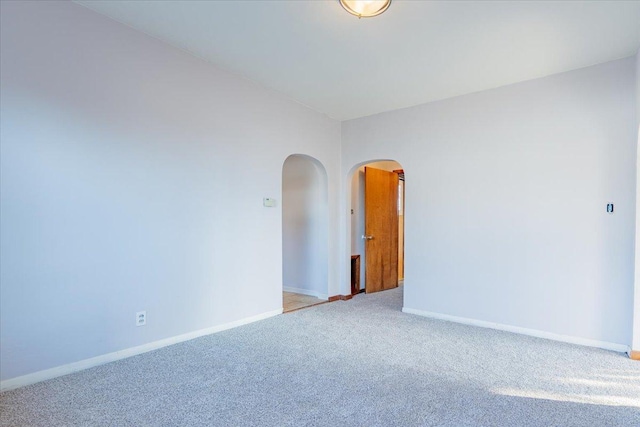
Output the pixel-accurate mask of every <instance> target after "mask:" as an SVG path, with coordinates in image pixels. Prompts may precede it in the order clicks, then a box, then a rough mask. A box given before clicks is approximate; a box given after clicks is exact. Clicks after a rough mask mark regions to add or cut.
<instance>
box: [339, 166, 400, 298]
mask: <svg viewBox="0 0 640 427" xmlns="http://www.w3.org/2000/svg"><path fill="white" fill-rule="evenodd" d="M351 173H352V175H351V177H350V184H351V192H350V193H351V198H350V201H349V202H350V206H351V227H350V228H351V235H350V246H351V258H352V279H351V282H352V293H358V292H363V291H366V292H377V291H381V290H387V289H391V288H395V287H398V286H399V285H402V284H404V216H405V212H404V211H405V203H404V195H405V191H404V188H405V176H404V169H403V167H402V165H401V164H400V163H398V162H396V161H394V160H379V161H371V162H364V163H361V164H359V165H356V166H355V167H354V168H353V169H352V172H351ZM348 182H349V181H348ZM354 259H355V260H356V262H353V260H354ZM358 264H359V265H360V271H359V272H354V271H353V269H354V268H357V266H358ZM354 282H356V283H355V285H354Z"/></svg>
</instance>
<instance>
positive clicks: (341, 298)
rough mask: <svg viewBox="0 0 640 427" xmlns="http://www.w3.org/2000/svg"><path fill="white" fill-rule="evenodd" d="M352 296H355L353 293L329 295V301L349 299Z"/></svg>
mask: <svg viewBox="0 0 640 427" xmlns="http://www.w3.org/2000/svg"><path fill="white" fill-rule="evenodd" d="M351 298H353V295H334V296H331V297H329V302H334V301H348V300H350V299H351Z"/></svg>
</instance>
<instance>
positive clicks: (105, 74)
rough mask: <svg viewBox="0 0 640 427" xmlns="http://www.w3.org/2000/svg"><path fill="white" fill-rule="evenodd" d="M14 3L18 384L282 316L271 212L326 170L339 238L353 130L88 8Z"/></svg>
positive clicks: (6, 268)
mask: <svg viewBox="0 0 640 427" xmlns="http://www.w3.org/2000/svg"><path fill="white" fill-rule="evenodd" d="M1 4H2V6H1V7H2V11H1V19H2V21H1V25H0V27H1V31H2V33H1V37H0V38H1V43H2V45H1V51H2V69H1V78H2V82H1V85H2V98H1V103H2V104H1V108H2V126H1V132H2V133H1V180H0V185H1V198H2V199H1V222H0V236H1V246H0V249H1V251H2V268H1V272H0V274H1V276H0V278H1V287H0V304H1V305H0V324H1V337H2V344H1V352H0V358H1V360H2V366H1V370H2V372H1V378H2V379H3V380H6V379H10V378H15V377H18V376H22V375H25V374H29V373H33V372H35V371H40V370H44V369H48V368H52V367H56V366H60V365H64V364H68V363H71V362H76V361H80V360H83V359H87V358H91V357H94V356H98V355H103V354H105V353H109V352H114V351H117V350H121V349H126V348H130V347H133V346H137V345H141V344H145V343H149V342H153V341H156V340H160V339H163V338H167V337H172V336H176V335H180V334H184V333H188V332H191V331H197V330H200V329H203V328H209V327H212V326H215V325H221V324H227V323H229V322H234V321H237V320H238V319H245V318H248V317H250V316H254V315H259V314H263V313H272V312H274V311H275V312H277V310H281V308H282V293H281V292H282V217H281V209H280V207H278V208H276V209H272V208H265V207H263V206H262V198H263V197H274V198H276V199H277V200H278V201H280V200H281V188H282V187H281V185H282V181H281V180H282V165H283V163H284V160H285V159H286V158H287V157H288V156H289V155H290V154H292V153H302V154H307V155H310V156H313V157H314V158H316V159H318V160H319V161H320V162H322V163H323V164H324V165H326V168H327V181H328V194H329V199H328V200H329V218H328V221H329V230H336V229H337V225H338V215H339V211H338V204H337V199H338V197H337V196H336V195H337V194H338V188H339V185H340V184H339V173H338V168H339V162H340V157H339V156H340V123H339V122H336V121H334V120H330V119H328V118H326V117H324V116H322V115H320V114H318V113H316V112H314V111H311V110H309V109H307V108H305V107H303V106H301V105H300V104H298V103H295V102H291V101H289V100H286V99H284V98H282V97H281V96H279V95H277V94H275V93H273V92H270V91H267V90H263V89H261V88H259V87H257V85H254V84H253V83H251V82H249V81H247V80H244V79H241V78H238V77H235V76H232V75H230V74H228V73H225V72H222V71H220V70H218V69H216V68H215V67H213V66H211V65H209V64H207V63H205V62H203V61H201V60H199V59H197V58H195V57H193V56H191V55H188V54H186V53H184V52H182V51H180V50H177V49H174V48H171V47H169V46H167V45H165V44H163V43H161V42H159V41H157V40H155V39H153V38H150V37H147V36H145V35H142V34H140V33H138V32H136V31H134V30H132V29H129V28H128V27H125V26H123V25H121V24H118V23H116V22H114V21H111V20H109V19H108V18H105V17H103V16H100V15H98V14H96V13H94V12H91V11H89V10H87V9H85V8H83V7H81V6H78V5H75V4H72V3H67V2H51V1H49V2H28V3H27V2H1ZM278 206H280V205H279V204H278ZM331 233H332V234H331V235H330V236H329V243H328V245H329V247H328V252H329V253H330V254H332V255H331V256H330V259H329V273H328V274H329V283H330V286H331V288H330V289H329V292H330V293H333V294H336V293H338V292H339V289H338V283H339V277H338V276H339V275H338V269H337V268H336V265H337V263H338V250H337V247H338V246H337V245H338V239H337V238H338V235H337V233H336V232H335V231H331ZM341 241H342V239H341ZM139 310H146V311H147V317H148V320H147V325H146V326H144V327H138V328H137V327H136V326H134V315H135V312H136V311H139Z"/></svg>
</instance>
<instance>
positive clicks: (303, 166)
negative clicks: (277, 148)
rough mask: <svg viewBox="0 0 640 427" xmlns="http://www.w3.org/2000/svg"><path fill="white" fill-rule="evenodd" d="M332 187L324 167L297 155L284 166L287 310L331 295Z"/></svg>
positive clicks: (284, 273) (285, 296) (284, 264)
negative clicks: (329, 282) (330, 204)
mask: <svg viewBox="0 0 640 427" xmlns="http://www.w3.org/2000/svg"><path fill="white" fill-rule="evenodd" d="M328 214H329V212H328V189H327V173H326V171H325V168H324V166H322V164H321V163H320V162H319V161H318V160H316V159H314V158H313V157H309V156H305V155H301V154H294V155H291V156H289V157H287V159H286V160H285V162H284V165H283V167H282V289H283V311H285V312H287V311H292V310H297V309H299V308H303V307H308V306H311V305H315V304H319V303H321V302H325V301H326V300H327V298H328V271H329V259H328V241H329V230H328V227H329V224H328Z"/></svg>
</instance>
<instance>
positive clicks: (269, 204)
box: [262, 197, 276, 208]
mask: <svg viewBox="0 0 640 427" xmlns="http://www.w3.org/2000/svg"><path fill="white" fill-rule="evenodd" d="M262 204H263V205H264V207H265V208H274V207H275V206H276V199H272V198H271V197H265V198H264V199H262Z"/></svg>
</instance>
